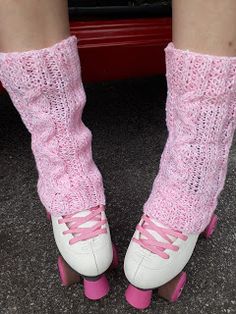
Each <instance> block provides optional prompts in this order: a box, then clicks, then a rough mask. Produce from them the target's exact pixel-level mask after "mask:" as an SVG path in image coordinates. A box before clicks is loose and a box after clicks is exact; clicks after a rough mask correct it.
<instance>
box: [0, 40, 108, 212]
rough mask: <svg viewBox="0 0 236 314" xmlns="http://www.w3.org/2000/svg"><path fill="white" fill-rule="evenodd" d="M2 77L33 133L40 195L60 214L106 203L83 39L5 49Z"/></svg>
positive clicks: (0, 59) (0, 60)
mask: <svg viewBox="0 0 236 314" xmlns="http://www.w3.org/2000/svg"><path fill="white" fill-rule="evenodd" d="M0 80H1V81H2V84H3V86H4V87H5V88H6V90H7V91H8V93H9V95H10V97H11V99H12V101H13V103H14V105H15V107H16V108H17V110H18V111H19V113H20V115H21V117H22V120H23V122H24V123H25V125H26V127H27V128H28V130H29V132H30V133H31V135H32V150H33V153H34V156H35V160H36V164H37V169H38V173H39V180H38V193H39V197H40V199H41V201H42V203H43V204H44V206H45V207H46V209H47V210H48V211H49V212H51V213H52V214H53V215H55V216H59V215H64V214H70V213H73V212H75V211H79V210H84V209H88V208H91V207H95V206H97V205H104V204H105V197H104V191H103V183H102V177H101V174H100V172H99V170H98V169H97V167H96V165H95V163H94V161H93V159H92V150H91V138H92V136H91V132H90V131H89V129H88V128H87V127H86V126H85V125H84V124H83V122H82V120H81V116H82V111H83V108H84V105H85V100H86V99H85V98H86V97H85V93H84V88H83V85H82V81H81V74H80V61H79V56H78V50H77V38H76V37H75V36H71V37H69V38H67V39H65V40H63V41H61V42H59V43H57V44H55V45H54V46H52V47H49V48H45V49H41V50H34V51H27V52H20V53H0Z"/></svg>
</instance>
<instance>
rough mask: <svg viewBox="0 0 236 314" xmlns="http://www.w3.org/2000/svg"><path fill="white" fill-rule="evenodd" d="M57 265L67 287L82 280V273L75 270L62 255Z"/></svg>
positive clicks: (62, 281) (62, 280)
mask: <svg viewBox="0 0 236 314" xmlns="http://www.w3.org/2000/svg"><path fill="white" fill-rule="evenodd" d="M57 265H58V270H59V274H60V278H61V283H62V284H63V286H66V287H67V286H70V285H72V284H73V283H77V282H80V275H79V274H78V273H77V272H76V271H75V270H73V269H72V268H71V267H70V266H69V265H68V264H67V263H66V262H65V261H64V259H63V258H62V257H61V256H59V257H58V262H57Z"/></svg>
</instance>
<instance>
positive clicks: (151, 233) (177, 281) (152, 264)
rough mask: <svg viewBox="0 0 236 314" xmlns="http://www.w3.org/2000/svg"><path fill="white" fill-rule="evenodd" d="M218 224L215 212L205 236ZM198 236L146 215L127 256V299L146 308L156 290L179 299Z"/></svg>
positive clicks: (172, 300) (133, 304) (132, 303)
mask: <svg viewBox="0 0 236 314" xmlns="http://www.w3.org/2000/svg"><path fill="white" fill-rule="evenodd" d="M216 225H217V216H216V215H213V216H212V218H211V221H210V223H209V225H208V226H207V228H206V229H205V230H204V232H203V236H204V237H205V238H210V237H211V235H212V233H213V232H214V230H215V227H216ZM198 237H199V234H189V235H186V234H183V233H182V232H179V231H176V230H172V229H170V228H168V227H166V226H164V225H162V224H161V223H159V222H158V220H157V219H152V218H150V217H149V216H147V215H145V214H144V215H143V217H142V219H141V221H140V223H139V224H138V225H137V227H136V231H135V233H134V236H133V238H132V240H131V242H130V245H129V248H128V250H127V253H126V256H125V262H124V271H125V275H126V277H127V279H128V281H129V282H130V284H129V286H128V288H127V290H126V293H125V297H126V300H127V302H128V303H129V304H130V305H132V306H133V307H135V308H137V309H145V308H147V307H149V305H150V303H151V299H152V294H153V290H154V291H155V290H156V289H157V294H158V296H159V297H162V298H164V299H166V300H168V301H170V302H175V301H177V300H178V298H179V297H180V295H181V293H182V290H183V288H184V285H185V283H186V280H187V275H186V273H185V272H184V271H183V269H184V267H185V265H186V264H187V263H188V261H189V259H190V257H191V255H192V253H193V250H194V248H195V246H196V243H197V240H198Z"/></svg>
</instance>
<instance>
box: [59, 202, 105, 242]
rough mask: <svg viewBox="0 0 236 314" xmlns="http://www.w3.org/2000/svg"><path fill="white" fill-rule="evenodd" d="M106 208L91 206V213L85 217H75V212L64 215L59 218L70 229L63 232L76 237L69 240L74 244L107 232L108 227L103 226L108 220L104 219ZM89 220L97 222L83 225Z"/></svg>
mask: <svg viewBox="0 0 236 314" xmlns="http://www.w3.org/2000/svg"><path fill="white" fill-rule="evenodd" d="M103 210H104V209H103V208H102V207H100V206H98V207H93V208H90V209H89V210H88V211H90V214H88V215H87V216H85V217H75V214H77V213H74V214H71V215H66V216H63V218H62V219H59V220H58V221H59V223H60V224H64V223H65V224H67V226H68V230H66V231H64V232H63V234H73V235H74V237H73V239H71V240H70V241H69V243H70V244H71V245H72V244H74V243H77V242H78V241H83V240H88V239H92V238H94V237H96V236H98V235H100V234H104V233H107V229H106V228H102V226H103V225H104V224H105V223H106V222H107V219H102V215H101V213H102V211H103ZM87 222H95V224H94V225H92V226H91V227H81V225H83V224H85V223H87Z"/></svg>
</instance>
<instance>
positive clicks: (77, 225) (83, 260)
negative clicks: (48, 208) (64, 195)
mask: <svg viewBox="0 0 236 314" xmlns="http://www.w3.org/2000/svg"><path fill="white" fill-rule="evenodd" d="M47 217H48V219H51V221H52V226H53V233H54V238H55V241H56V244H57V247H58V249H59V251H60V253H61V255H60V256H59V257H58V270H59V274H60V278H61V282H62V285H63V286H70V285H72V284H74V283H82V282H83V285H84V294H85V296H86V297H87V298H88V299H90V300H99V299H101V298H103V297H104V296H106V295H107V294H108V292H109V290H110V286H109V283H108V280H107V278H106V275H105V272H106V271H107V270H108V269H113V268H116V267H117V266H118V255H117V250H116V247H115V245H113V244H112V242H111V236H110V231H109V226H108V222H107V219H106V215H105V211H104V206H97V207H94V208H91V209H89V210H84V211H80V212H77V213H75V214H72V215H66V216H63V217H54V216H50V214H47Z"/></svg>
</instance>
